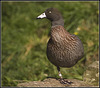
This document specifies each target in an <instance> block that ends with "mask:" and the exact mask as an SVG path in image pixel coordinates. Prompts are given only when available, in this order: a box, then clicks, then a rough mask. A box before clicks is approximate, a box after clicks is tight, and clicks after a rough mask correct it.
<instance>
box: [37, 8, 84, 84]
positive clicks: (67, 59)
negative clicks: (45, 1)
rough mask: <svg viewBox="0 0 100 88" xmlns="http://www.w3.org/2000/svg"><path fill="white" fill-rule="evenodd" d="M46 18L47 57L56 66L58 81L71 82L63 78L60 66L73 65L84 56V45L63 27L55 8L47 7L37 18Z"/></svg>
mask: <svg viewBox="0 0 100 88" xmlns="http://www.w3.org/2000/svg"><path fill="white" fill-rule="evenodd" d="M42 18H47V19H48V20H49V21H50V22H51V29H50V39H49V41H48V43H47V50H46V54H47V58H48V60H49V61H50V62H51V63H52V64H53V65H55V66H56V67H57V70H58V75H59V77H60V82H61V83H63V84H71V83H72V82H69V81H68V80H64V78H63V77H62V74H61V72H60V68H61V67H65V68H70V67H73V66H74V65H75V64H76V63H77V62H78V61H79V60H80V59H82V58H83V56H84V47H83V44H82V42H81V40H80V39H79V37H78V36H76V35H74V34H70V33H69V32H68V31H67V30H66V29H65V28H64V19H63V17H62V14H61V13H60V11H58V9H56V8H48V9H46V10H45V11H44V12H43V13H42V14H40V15H39V16H37V19H42Z"/></svg>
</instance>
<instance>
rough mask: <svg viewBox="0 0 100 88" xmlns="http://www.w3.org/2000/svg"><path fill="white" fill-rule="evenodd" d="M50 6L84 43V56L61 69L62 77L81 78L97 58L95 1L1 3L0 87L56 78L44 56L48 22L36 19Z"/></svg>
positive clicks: (96, 5)
mask: <svg viewBox="0 0 100 88" xmlns="http://www.w3.org/2000/svg"><path fill="white" fill-rule="evenodd" d="M50 7H54V8H57V9H58V10H59V11H60V12H61V13H62V15H63V18H64V22H65V29H66V30H67V31H68V32H70V33H72V34H75V35H77V36H78V37H79V38H80V39H81V41H82V42H83V45H84V51H85V55H84V57H83V58H82V59H81V60H80V61H79V62H78V63H77V64H76V65H75V66H74V67H72V68H61V73H62V75H63V77H64V78H67V79H78V80H83V73H84V71H85V70H86V67H87V66H88V65H89V64H91V63H92V62H94V61H98V60H99V59H98V49H99V27H98V25H99V24H98V15H99V9H98V2H67V1H66V2H10V1H9V2H2V62H1V65H2V86H16V85H17V83H18V80H24V81H39V80H44V79H45V78H47V77H56V78H59V76H58V71H57V69H56V67H55V66H54V65H52V64H51V63H50V62H49V61H48V59H47V57H46V47H47V41H48V39H49V36H48V35H49V32H50V27H51V24H50V21H48V20H47V19H40V20H37V19H36V17H37V16H38V15H40V14H41V13H43V12H44V11H45V10H46V9H47V8H50Z"/></svg>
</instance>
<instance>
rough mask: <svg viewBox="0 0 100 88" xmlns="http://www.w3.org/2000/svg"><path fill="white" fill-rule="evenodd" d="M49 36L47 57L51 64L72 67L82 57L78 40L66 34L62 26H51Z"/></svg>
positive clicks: (81, 47) (81, 49)
mask: <svg viewBox="0 0 100 88" xmlns="http://www.w3.org/2000/svg"><path fill="white" fill-rule="evenodd" d="M50 35H51V37H50V39H49V41H48V44H47V57H48V59H49V60H50V62H51V63H52V64H54V65H55V66H60V67H72V66H73V65H75V64H76V63H77V62H78V60H80V59H81V58H82V57H83V54H84V49H83V45H82V43H81V41H80V39H79V38H78V37H77V36H75V35H72V34H70V33H69V32H67V31H66V30H65V29H64V27H63V26H60V25H56V26H53V27H52V28H51V32H50Z"/></svg>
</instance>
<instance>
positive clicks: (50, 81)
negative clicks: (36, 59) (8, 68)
mask: <svg viewBox="0 0 100 88" xmlns="http://www.w3.org/2000/svg"><path fill="white" fill-rule="evenodd" d="M68 81H71V82H73V83H72V84H70V85H68V84H61V83H60V82H59V80H57V79H54V78H47V79H45V80H43V81H30V82H25V83H19V84H18V86H19V87H65V86H69V87H91V85H89V84H87V83H85V82H83V81H80V80H76V79H68Z"/></svg>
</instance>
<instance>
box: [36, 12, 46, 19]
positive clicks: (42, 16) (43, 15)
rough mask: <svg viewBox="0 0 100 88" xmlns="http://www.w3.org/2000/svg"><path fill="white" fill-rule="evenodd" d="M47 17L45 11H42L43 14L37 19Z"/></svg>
mask: <svg viewBox="0 0 100 88" xmlns="http://www.w3.org/2000/svg"><path fill="white" fill-rule="evenodd" d="M45 17H46V15H45V13H42V14H41V15H39V16H38V17H37V19H42V18H45Z"/></svg>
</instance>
